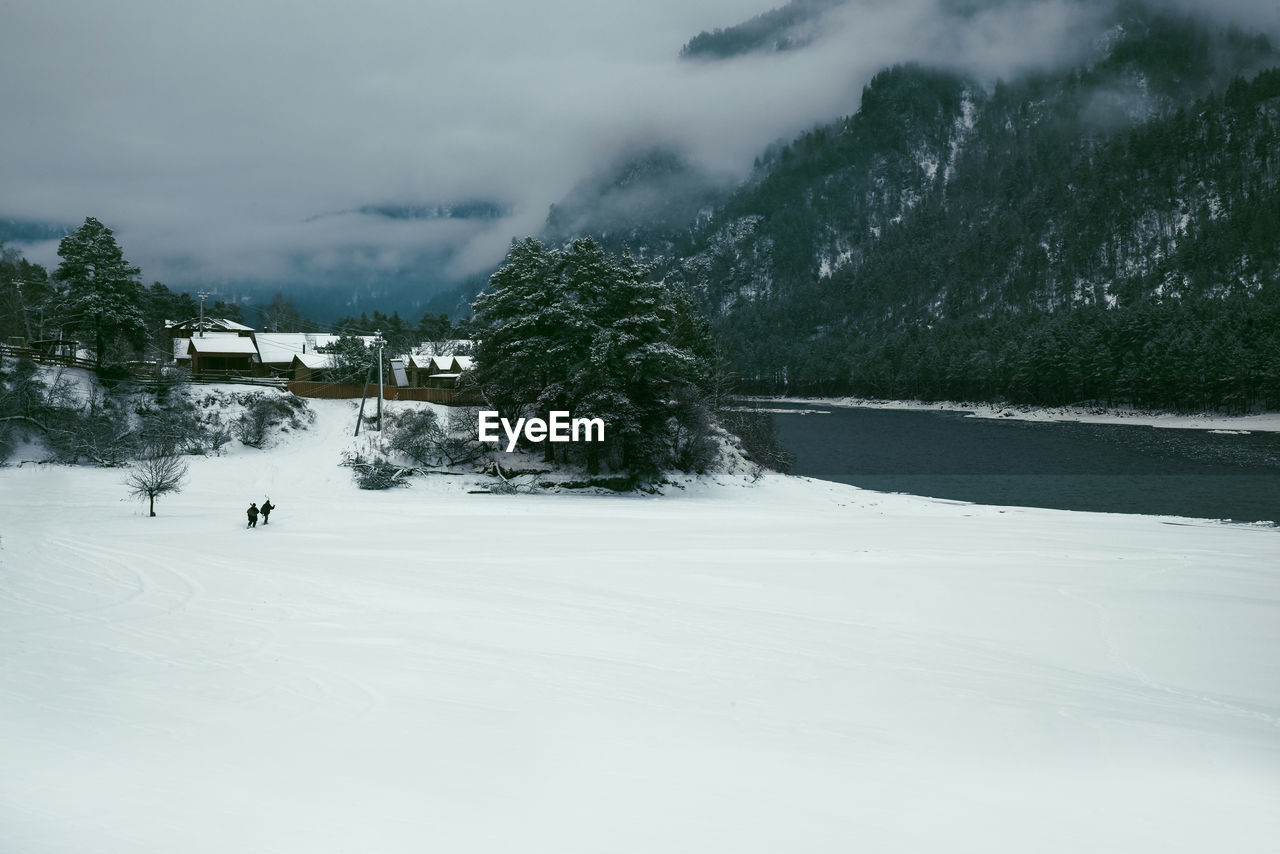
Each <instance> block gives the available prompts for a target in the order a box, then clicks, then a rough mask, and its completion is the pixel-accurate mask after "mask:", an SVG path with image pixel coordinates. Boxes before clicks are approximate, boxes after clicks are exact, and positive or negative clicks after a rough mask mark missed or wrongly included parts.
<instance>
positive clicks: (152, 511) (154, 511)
mask: <svg viewBox="0 0 1280 854" xmlns="http://www.w3.org/2000/svg"><path fill="white" fill-rule="evenodd" d="M147 497H148V498H150V499H151V515H152V516H154V515H156V497H155V496H154V495H148V496H147Z"/></svg>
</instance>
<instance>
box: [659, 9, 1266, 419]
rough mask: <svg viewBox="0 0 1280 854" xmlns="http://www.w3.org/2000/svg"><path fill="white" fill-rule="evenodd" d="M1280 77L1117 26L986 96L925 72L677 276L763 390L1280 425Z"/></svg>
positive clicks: (691, 230)
mask: <svg viewBox="0 0 1280 854" xmlns="http://www.w3.org/2000/svg"><path fill="white" fill-rule="evenodd" d="M1275 65H1280V59H1277V56H1276V54H1275V53H1274V51H1273V49H1272V47H1271V45H1270V44H1269V43H1268V41H1267V40H1266V39H1265V38H1263V37H1260V36H1248V35H1244V34H1242V33H1240V32H1237V31H1234V30H1221V29H1215V28H1212V27H1210V26H1208V25H1206V24H1204V23H1201V22H1196V21H1192V20H1189V19H1180V18H1174V17H1169V16H1165V15H1152V14H1143V15H1137V14H1134V13H1132V12H1130V13H1128V14H1127V15H1126V16H1125V17H1123V18H1121V19H1119V20H1118V21H1117V22H1116V24H1115V26H1114V27H1113V28H1112V29H1111V30H1110V31H1109V33H1108V34H1107V36H1106V37H1105V38H1104V39H1102V40H1101V41H1100V42H1099V43H1098V45H1097V49H1096V52H1095V54H1094V56H1093V57H1092V58H1091V60H1090V61H1089V62H1087V63H1085V64H1082V65H1080V66H1079V67H1076V68H1073V69H1070V70H1066V71H1062V72H1059V73H1054V74H1040V75H1036V76H1031V77H1026V78H1022V79H1018V80H1015V81H1011V82H1001V83H996V84H994V85H983V84H982V83H980V82H978V81H975V80H971V79H967V78H966V77H964V76H963V75H960V74H956V73H952V72H945V71H938V70H932V69H929V68H924V67H918V66H899V67H894V68H891V69H887V70H885V71H883V72H882V73H880V74H879V75H877V76H876V77H875V79H874V80H873V81H872V82H871V83H870V85H869V86H868V87H867V88H866V89H865V91H864V93H863V98H862V103H861V107H860V109H859V110H858V112H857V113H856V114H855V115H852V116H849V117H847V118H844V119H841V120H839V121H836V122H834V123H832V124H829V125H826V126H823V127H819V128H816V129H814V130H813V131H812V132H810V133H807V134H804V135H803V136H801V137H800V138H799V139H796V140H795V141H793V142H792V143H790V144H788V145H785V146H779V147H776V148H775V149H774V150H771V151H769V152H767V153H765V154H764V155H762V156H761V157H760V158H759V160H758V162H757V164H756V168H755V170H754V173H753V174H752V176H751V178H750V179H749V180H748V181H747V182H746V183H744V184H743V185H742V186H741V187H740V188H738V190H737V191H736V192H735V193H733V194H732V195H731V196H729V197H728V198H727V199H726V200H724V201H723V202H722V203H720V204H718V205H716V206H715V207H714V208H713V210H712V211H711V212H710V214H709V215H708V213H707V212H706V211H704V212H703V213H702V215H700V216H699V217H697V218H694V219H691V220H690V221H689V222H688V223H687V225H686V227H685V229H684V230H683V231H682V232H681V233H680V236H679V237H678V238H676V239H674V240H670V241H666V242H663V243H662V244H661V245H657V246H652V247H647V246H644V245H640V246H635V247H634V248H635V249H636V250H637V251H638V252H639V253H640V254H644V255H649V256H651V257H652V256H655V255H660V256H661V258H660V262H659V264H660V269H661V271H662V273H663V274H664V275H665V276H667V277H668V278H669V279H670V280H672V281H682V282H684V283H685V284H686V285H687V286H688V287H689V289H690V290H691V291H692V292H693V293H694V294H695V295H697V296H698V297H699V298H700V299H701V300H702V301H703V303H704V305H705V306H706V307H707V308H708V309H709V311H710V312H711V313H712V314H713V315H714V316H715V317H716V318H717V320H718V323H719V324H720V326H721V328H722V330H723V331H724V333H725V336H726V338H727V341H728V344H729V348H730V353H731V360H732V362H733V363H734V366H735V368H736V369H737V370H738V372H739V373H740V375H741V376H742V378H743V387H744V389H747V390H752V391H761V392H781V391H790V392H806V393H825V394H832V393H857V394H868V395H880V396H923V397H954V398H1005V399H1010V400H1018V401H1028V402H1038V403H1066V402H1072V401H1079V400H1106V401H1112V402H1119V401H1127V402H1133V403H1137V404H1145V405H1155V406H1166V407H1179V408H1186V407H1197V408H1198V407H1224V408H1227V409H1230V410H1234V411H1240V410H1243V409H1246V408H1249V407H1252V406H1257V405H1265V406H1268V407H1273V408H1274V407H1280V186H1278V184H1277V182H1278V179H1280V68H1273V69H1272V70H1266V69H1267V67H1268V66H1275Z"/></svg>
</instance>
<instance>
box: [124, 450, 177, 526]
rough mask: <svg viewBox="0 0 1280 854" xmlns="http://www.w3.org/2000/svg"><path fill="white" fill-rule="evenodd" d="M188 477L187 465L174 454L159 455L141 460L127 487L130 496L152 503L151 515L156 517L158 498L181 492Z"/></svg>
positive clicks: (131, 473)
mask: <svg viewBox="0 0 1280 854" xmlns="http://www.w3.org/2000/svg"><path fill="white" fill-rule="evenodd" d="M186 476H187V464H186V463H184V462H183V461H182V459H181V458H180V457H178V456H176V455H174V454H166V453H159V454H154V455H152V456H149V457H146V458H145V459H141V460H139V461H138V462H137V463H135V464H134V466H133V470H132V471H131V472H130V473H129V478H128V479H127V480H126V481H125V485H126V486H128V487H129V494H130V495H133V496H136V497H138V498H146V499H147V500H148V501H150V502H151V503H150V510H151V515H152V516H154V515H156V496H157V495H164V494H166V493H169V492H181V491H182V487H183V485H184V484H183V480H184V479H185V478H186Z"/></svg>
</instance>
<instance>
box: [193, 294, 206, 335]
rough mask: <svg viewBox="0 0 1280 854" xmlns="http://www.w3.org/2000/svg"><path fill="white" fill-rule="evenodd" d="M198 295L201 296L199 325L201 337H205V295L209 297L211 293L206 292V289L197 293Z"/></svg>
mask: <svg viewBox="0 0 1280 854" xmlns="http://www.w3.org/2000/svg"><path fill="white" fill-rule="evenodd" d="M196 296H198V297H200V326H199V329H200V337H201V338H203V337H204V298H205V297H207V296H209V293H208V292H206V291H200V292H199V293H197V294H196Z"/></svg>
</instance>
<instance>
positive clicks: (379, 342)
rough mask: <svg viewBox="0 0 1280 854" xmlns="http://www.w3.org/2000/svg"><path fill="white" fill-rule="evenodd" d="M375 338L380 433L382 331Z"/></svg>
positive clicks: (379, 428)
mask: <svg viewBox="0 0 1280 854" xmlns="http://www.w3.org/2000/svg"><path fill="white" fill-rule="evenodd" d="M376 334H377V336H378V337H377V338H374V339H373V343H374V345H375V346H376V347H377V348H378V432H379V433H381V432H382V348H383V346H384V345H385V344H386V343H387V342H386V341H383V340H382V330H381V329H379V330H378V331H377V333H376Z"/></svg>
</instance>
